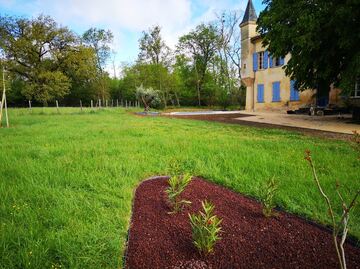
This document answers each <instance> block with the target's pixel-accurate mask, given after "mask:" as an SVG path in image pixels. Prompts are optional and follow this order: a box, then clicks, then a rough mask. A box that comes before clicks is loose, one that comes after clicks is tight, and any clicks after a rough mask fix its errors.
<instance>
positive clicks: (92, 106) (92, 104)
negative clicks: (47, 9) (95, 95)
mask: <svg viewBox="0 0 360 269" xmlns="http://www.w3.org/2000/svg"><path fill="white" fill-rule="evenodd" d="M90 106H91V110H93V109H94V102H93V100H91V102H90Z"/></svg>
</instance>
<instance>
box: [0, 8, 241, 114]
mask: <svg viewBox="0 0 360 269" xmlns="http://www.w3.org/2000/svg"><path fill="white" fill-rule="evenodd" d="M238 24H239V15H238V14H237V13H236V12H225V13H223V14H221V15H220V16H218V19H217V20H215V21H214V22H212V23H208V24H200V25H198V26H197V27H196V28H195V29H193V30H192V31H190V32H189V33H187V34H185V35H183V36H182V37H180V38H179V42H178V44H177V46H176V49H175V50H171V49H170V48H169V47H168V46H167V45H166V44H165V42H164V40H163V38H162V36H161V28H160V27H159V26H154V27H151V28H149V29H148V30H147V31H144V32H143V33H142V36H141V38H140V39H139V51H140V52H139V56H138V59H137V60H136V62H135V63H133V64H128V65H124V66H122V72H121V74H116V73H115V72H114V73H115V74H113V77H110V76H109V73H108V72H106V71H105V69H106V66H107V64H108V63H109V60H110V58H114V57H111V56H112V55H111V54H112V53H113V52H112V51H111V49H110V47H111V43H112V41H113V34H112V33H111V32H110V31H109V30H108V31H106V30H103V29H97V28H90V29H89V30H87V31H86V32H85V33H84V34H83V35H81V36H79V35H76V34H75V33H74V32H73V31H71V30H69V29H68V28H66V27H62V26H59V25H58V24H57V23H56V22H55V21H54V20H53V19H52V18H50V17H48V16H39V17H37V18H35V19H26V18H22V17H21V18H20V17H9V16H3V17H0V53H1V54H2V55H3V57H2V65H3V66H5V70H6V73H5V77H6V86H7V88H8V89H9V90H8V93H7V100H8V104H9V106H27V105H28V101H29V100H31V102H32V104H33V106H36V105H38V106H43V105H45V106H47V105H52V104H54V103H55V100H58V101H59V103H60V104H61V105H62V106H78V105H79V102H80V100H81V102H82V104H83V105H84V106H89V105H90V102H91V100H93V101H94V103H95V102H96V101H97V100H99V99H100V100H102V102H103V103H105V100H109V102H111V101H110V100H119V102H120V100H123V101H124V102H125V100H127V101H132V102H134V101H136V100H137V96H136V88H138V87H139V86H141V85H142V86H143V87H145V88H152V89H153V90H155V91H157V92H158V95H159V97H160V102H159V103H158V106H160V107H166V106H169V105H174V106H180V105H181V106H185V105H186V106H190V105H191V106H196V105H201V106H206V105H217V106H222V107H224V108H226V107H227V106H230V105H233V106H243V105H244V103H245V90H244V88H243V87H242V86H241V84H240V33H239V29H238ZM120 53H126V52H120ZM112 64H113V66H115V64H116V63H115V62H113V63H112ZM114 69H115V68H114ZM0 72H2V71H0ZM1 77H2V74H1Z"/></svg>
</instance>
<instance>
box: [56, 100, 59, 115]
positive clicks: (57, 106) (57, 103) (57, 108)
mask: <svg viewBox="0 0 360 269" xmlns="http://www.w3.org/2000/svg"><path fill="white" fill-rule="evenodd" d="M56 110H57V112H58V113H60V112H59V102H58V100H56Z"/></svg>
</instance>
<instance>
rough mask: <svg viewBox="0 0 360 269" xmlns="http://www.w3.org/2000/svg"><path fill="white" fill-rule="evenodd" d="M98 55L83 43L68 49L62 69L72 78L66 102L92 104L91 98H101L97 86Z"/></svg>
mask: <svg viewBox="0 0 360 269" xmlns="http://www.w3.org/2000/svg"><path fill="white" fill-rule="evenodd" d="M96 61H97V59H96V55H95V54H94V51H93V50H92V49H91V48H87V47H84V46H82V45H80V46H77V47H73V48H72V49H71V50H69V51H67V54H66V58H65V60H64V61H63V62H62V64H61V67H60V68H61V70H62V71H63V73H64V74H66V76H67V77H68V78H69V79H70V80H71V86H70V93H69V94H68V95H67V96H66V97H65V100H64V101H65V102H66V103H67V104H71V105H78V104H79V100H82V102H83V104H90V102H91V100H96V99H99V98H100V94H99V91H98V89H97V88H96V82H97V77H98V76H99V73H98V70H97V67H96Z"/></svg>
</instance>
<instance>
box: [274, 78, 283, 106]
mask: <svg viewBox="0 0 360 269" xmlns="http://www.w3.org/2000/svg"><path fill="white" fill-rule="evenodd" d="M272 86H273V98H272V101H273V102H280V101H281V100H280V82H279V81H277V82H273V84H272Z"/></svg>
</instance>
